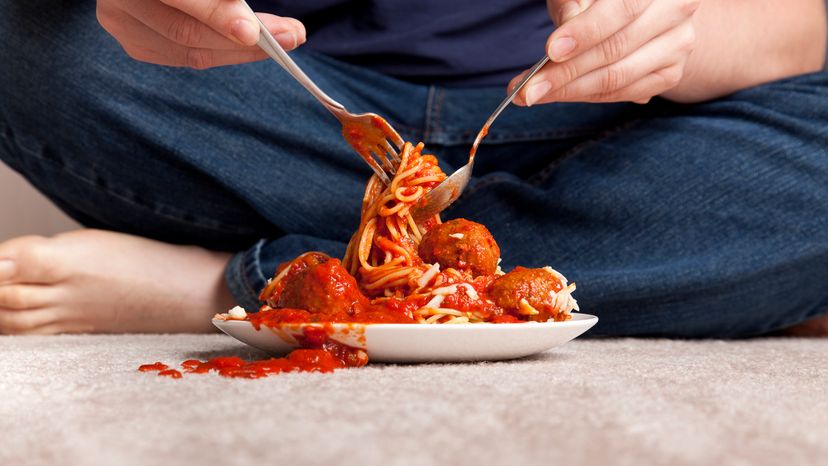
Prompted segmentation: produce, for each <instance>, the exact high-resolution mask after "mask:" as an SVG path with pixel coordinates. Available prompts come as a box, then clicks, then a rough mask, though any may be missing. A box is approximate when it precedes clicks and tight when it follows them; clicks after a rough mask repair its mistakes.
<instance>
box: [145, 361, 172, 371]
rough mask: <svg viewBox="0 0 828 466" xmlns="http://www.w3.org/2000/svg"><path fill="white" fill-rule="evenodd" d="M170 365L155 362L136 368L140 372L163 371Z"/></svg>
mask: <svg viewBox="0 0 828 466" xmlns="http://www.w3.org/2000/svg"><path fill="white" fill-rule="evenodd" d="M169 367H170V366H168V365H166V364H162V363H160V362H156V363H154V364H144V365H142V366H141V367H139V368H138V370H139V371H141V372H152V371H163V370H167V369H169Z"/></svg>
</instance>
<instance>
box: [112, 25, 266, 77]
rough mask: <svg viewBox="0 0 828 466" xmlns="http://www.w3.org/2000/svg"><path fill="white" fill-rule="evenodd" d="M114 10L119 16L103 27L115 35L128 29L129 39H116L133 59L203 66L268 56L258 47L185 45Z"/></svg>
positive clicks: (236, 62)
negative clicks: (216, 48) (220, 47)
mask: <svg viewBox="0 0 828 466" xmlns="http://www.w3.org/2000/svg"><path fill="white" fill-rule="evenodd" d="M113 14H114V15H120V17H119V18H118V19H116V20H115V21H112V22H111V24H108V25H107V26H105V27H107V31H109V32H110V33H111V34H112V35H113V36H114V37H116V38H121V37H125V36H126V35H127V31H128V37H129V41H126V40H123V41H121V40H122V39H119V42H120V43H121V47H123V49H124V51H125V52H126V53H127V54H128V55H129V56H130V57H132V58H134V59H136V60H140V61H144V62H147V63H154V64H156V65H167V66H186V67H190V68H195V69H206V68H212V67H215V66H222V65H234V64H239V63H248V62H252V61H258V60H263V59H265V58H267V55H266V54H265V53H264V52H263V51H262V50H260V49H259V48H258V47H250V48H245V49H240V50H215V49H205V48H196V47H186V46H183V45H180V44H176V43H174V42H172V41H170V40H169V39H167V38H166V37H164V36H162V35H161V34H159V33H157V32H155V31H154V30H152V29H150V28H149V27H148V26H147V25H145V24H144V23H142V22H140V21H138V20H137V19H135V18H133V17H132V16H130V15H128V14H126V13H123V12H120V13H113ZM102 24H103V23H102Z"/></svg>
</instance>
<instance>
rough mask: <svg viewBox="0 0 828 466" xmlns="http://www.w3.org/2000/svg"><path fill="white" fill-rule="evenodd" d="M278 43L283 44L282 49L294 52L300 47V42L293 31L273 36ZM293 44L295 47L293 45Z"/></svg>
mask: <svg viewBox="0 0 828 466" xmlns="http://www.w3.org/2000/svg"><path fill="white" fill-rule="evenodd" d="M273 38H274V39H276V42H278V43H280V44H282V47H284V48H286V49H288V50H293V49H295V48H296V46H297V45H299V40H298V39H297V38H296V33H295V32H291V31H283V32H280V33H278V34H276V35H274V36H273ZM291 44H293V45H291Z"/></svg>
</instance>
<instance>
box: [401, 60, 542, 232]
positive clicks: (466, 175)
mask: <svg viewBox="0 0 828 466" xmlns="http://www.w3.org/2000/svg"><path fill="white" fill-rule="evenodd" d="M548 61H549V57H543V58H541V59H540V60H539V61H538V62H537V63H535V65H534V66H532V68H531V69H530V70H529V72H528V73H526V76H524V77H523V79H521V80H520V82H518V83H517V85H516V86H515V87H514V88H513V89H512V92H510V93H509V95H508V96H506V98H505V99H503V101H502V102H500V105H498V106H497V108H496V109H495V111H494V112H492V114H491V116H489V119H488V120H486V123H484V124H483V127H482V128H481V129H480V132H479V133H477V137H476V138H474V144H472V148H471V151H469V161H468V162H467V163H466V164H465V165H463V166H462V167H460V168H458V169H457V170H456V171H455V172H454V173H452V174H451V176H449V177H448V178H446V179H445V180H443V181H442V182H441V183H440V184H438V185H437V186H435V187H434V189H432V190H431V191H429V192H428V193H427V194H426V195H425V197H424V201H423V202H422V203H420V204H418V205H417V206H416V207H414V208H413V209H411V215H412V217H414V219H415V220H423V219H426V218H428V217H431V216H433V215H436V214H439V213H440V212H442V211H444V210H446V208H448V206H450V205H451V204H452V203H453V202H454V201H456V200H457V198H458V197H460V194H462V193H463V190H464V189H466V186H468V185H469V180H470V179H471V174H472V169H473V168H474V157H475V155H476V154H477V147H478V146H479V145H480V141H482V140H483V138H484V137H486V134H488V133H489V127H490V126H491V125H492V123H494V121H495V119H496V118H497V117H498V116H500V114H501V113H502V112H503V110H504V109H505V108H506V107H507V106H508V105H509V104H510V103H512V100H513V99H514V98H515V95H517V93H518V91H520V90H521V89H522V88H523V86H524V85H526V82H527V81H529V79H530V78H531V77H532V76H534V75H535V73H537V72H538V70H540V69H541V68H543V65H545V64H546V62H548Z"/></svg>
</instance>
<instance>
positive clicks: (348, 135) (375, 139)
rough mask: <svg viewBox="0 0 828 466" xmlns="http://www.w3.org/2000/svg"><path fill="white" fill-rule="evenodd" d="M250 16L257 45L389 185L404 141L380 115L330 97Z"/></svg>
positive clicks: (248, 7)
mask: <svg viewBox="0 0 828 466" xmlns="http://www.w3.org/2000/svg"><path fill="white" fill-rule="evenodd" d="M240 1H241V3H242V4H244V5H245V6H246V7H247V9H248V10H250V12H251V13H253V9H252V8H250V5H248V4H247V2H246V1H245V0H240ZM253 16H255V17H256V20H257V21H258V22H259V41H258V42H257V45H258V46H259V48H261V49H262V50H263V51H264V52H265V53H266V54H268V55H269V56H270V58H272V59H273V61H275V62H276V63H278V64H279V65H280V66H281V67H282V68H284V70H285V71H287V72H288V73H289V74H290V75H291V76H293V78H294V79H296V81H298V82H299V84H301V85H302V86H303V87H304V88H305V89H307V90H308V92H310V93H311V94H312V95H313V96H314V97H316V100H318V101H319V102H320V103H321V104H322V105H323V106H324V107H325V108H326V109H328V111H329V112H331V113H332V114H333V116H335V117H336V119H337V120H339V122H340V123H341V124H342V137H344V138H345V141H346V142H347V143H348V144H350V145H351V147H353V148H354V150H355V151H356V152H357V154H359V156H360V157H362V159H363V160H364V161H365V162H366V163H367V164H368V165H369V166H370V167H371V169H372V170H373V171H374V173H375V174H376V175H377V177H379V179H380V181H382V182H383V183H385V184H386V185H390V184H391V179H392V178H393V177H394V175H395V174H396V172H397V167H399V165H400V151H401V150H402V147H403V143H404V141H403V138H401V137H400V135H399V133H397V132H396V131H395V130H394V128H393V127H391V125H389V124H388V122H387V121H385V119H383V118H382V117H381V116H379V115H377V114H375V113H362V114H354V113H351V112H349V111H348V110H347V109H345V106H344V105H342V104H340V103H339V102H337V101H336V100H334V99H332V98H331V97H330V96H329V95H328V94H326V93H325V92H324V91H323V90H322V89H320V88H319V86H317V85H316V83H314V82H313V81H312V80H311V79H310V78H309V77H308V75H306V74H305V72H304V71H302V69H301V68H299V65H297V64H296V62H294V61H293V59H292V58H290V56H288V54H287V52H285V50H284V49H283V48H282V46H281V45H279V43H278V42H276V39H274V38H273V36H272V35H271V34H270V31H268V30H267V27H266V26H265V25H264V23H262V20H260V19H259V17H258V16H257V15H256V14H255V13H253Z"/></svg>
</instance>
